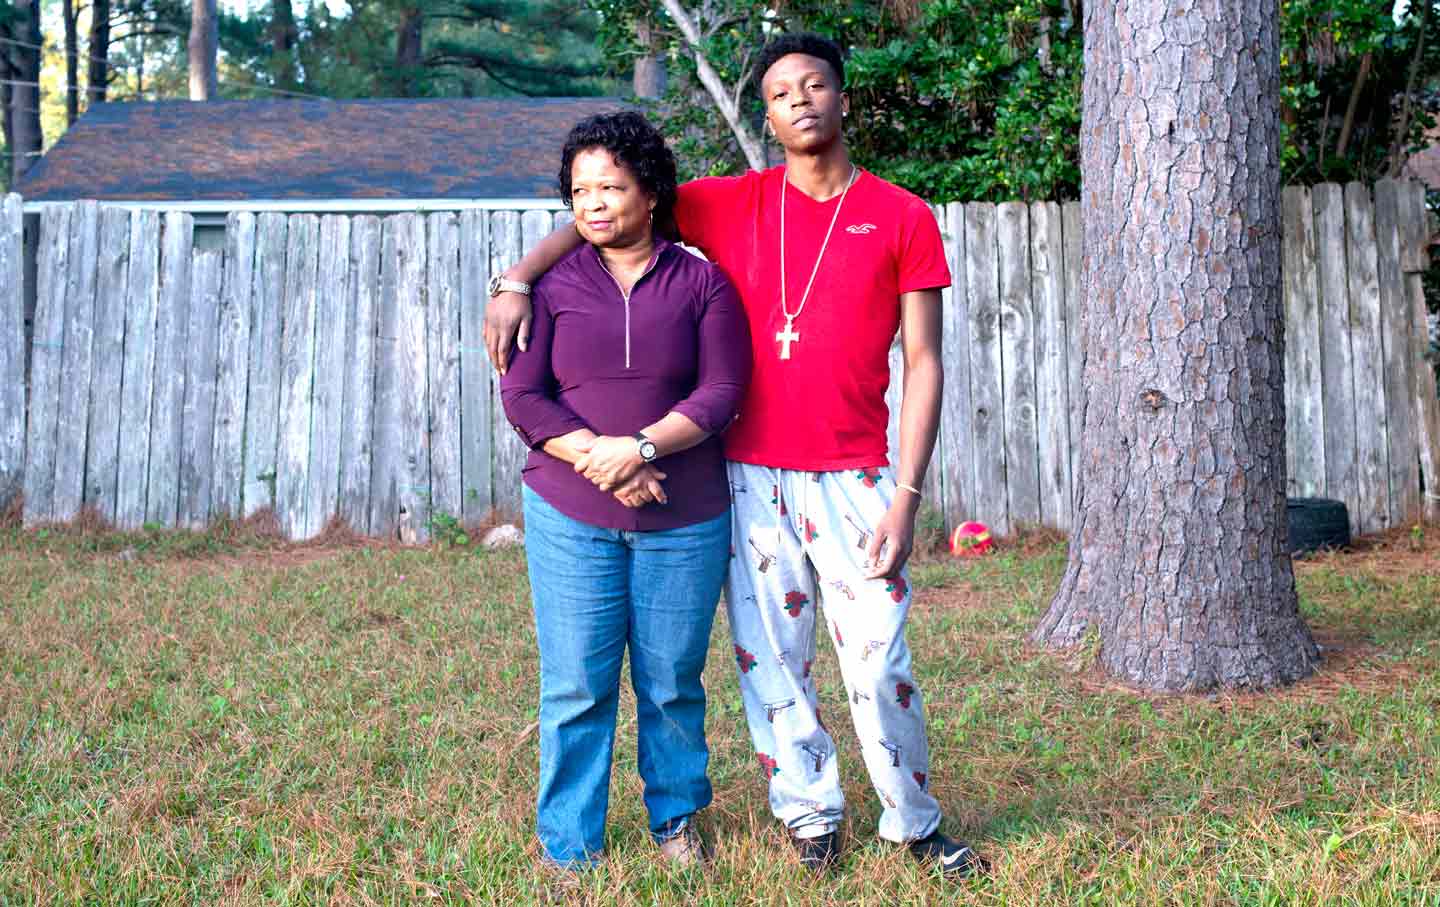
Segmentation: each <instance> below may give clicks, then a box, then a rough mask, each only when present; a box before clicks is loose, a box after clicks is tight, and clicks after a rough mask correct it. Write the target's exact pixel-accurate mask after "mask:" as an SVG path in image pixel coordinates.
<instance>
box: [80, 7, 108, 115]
mask: <svg viewBox="0 0 1440 907" xmlns="http://www.w3.org/2000/svg"><path fill="white" fill-rule="evenodd" d="M86 49H87V51H88V52H89V54H90V59H89V66H88V67H87V70H86V75H85V86H86V89H87V93H88V94H89V95H90V97H89V98H87V99H86V101H87V103H89V104H103V103H105V101H106V99H107V98H108V97H109V90H110V0H91V2H90V40H89V42H88V44H87V48H86Z"/></svg>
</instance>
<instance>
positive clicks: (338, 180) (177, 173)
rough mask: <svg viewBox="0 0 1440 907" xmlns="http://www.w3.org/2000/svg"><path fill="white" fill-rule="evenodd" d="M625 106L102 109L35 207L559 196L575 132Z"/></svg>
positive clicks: (32, 188) (45, 180)
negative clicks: (566, 150) (565, 151)
mask: <svg viewBox="0 0 1440 907" xmlns="http://www.w3.org/2000/svg"><path fill="white" fill-rule="evenodd" d="M622 106H624V102H622V101H620V100H618V99H616V98H465V99H458V98H457V99H420V100H362V101H303V100H267V101H208V102H191V101H159V102H149V103H127V104H97V105H95V106H94V107H92V108H90V110H89V111H87V112H86V113H85V115H84V116H83V117H81V118H80V120H79V121H78V122H76V124H75V125H74V126H73V127H71V129H70V130H69V131H68V132H66V133H65V135H64V136H63V137H62V138H61V139H60V141H59V142H57V143H56V144H55V147H54V148H52V149H51V150H50V151H49V152H48V153H47V154H46V155H45V156H44V157H43V158H41V159H40V162H39V163H38V164H36V165H35V166H34V167H32V168H31V169H30V171H29V172H28V173H26V174H25V176H24V178H23V179H21V180H20V182H19V185H17V186H16V191H18V192H19V193H20V194H21V195H22V196H24V198H25V200H26V201H64V200H71V199H81V198H85V199H98V200H101V201H227V200H237V199H266V200H269V199H274V200H285V199H296V200H319V199H385V198H416V199H420V198H425V199H433V198H496V199H509V198H517V199H519V198H555V197H556V189H555V171H556V168H557V166H558V163H559V158H560V147H561V144H562V143H563V142H564V139H565V134H566V133H567V132H569V130H570V128H571V127H572V126H574V125H575V123H576V122H578V121H579V120H580V119H582V118H584V117H586V116H589V115H591V114H594V113H599V112H602V111H610V110H617V109H620V108H621V107H622Z"/></svg>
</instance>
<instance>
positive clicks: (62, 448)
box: [51, 201, 100, 522]
mask: <svg viewBox="0 0 1440 907" xmlns="http://www.w3.org/2000/svg"><path fill="white" fill-rule="evenodd" d="M99 244H100V206H99V205H98V204H96V203H95V202H91V201H87V202H76V203H75V213H74V215H72V217H71V220H70V270H69V272H68V273H67V275H66V281H65V341H64V342H65V348H64V351H63V358H62V360H61V363H62V364H61V369H62V370H63V372H62V374H61V377H60V410H59V417H58V422H59V424H58V430H57V431H56V438H55V445H56V453H55V503H54V505H53V511H52V513H51V516H52V518H53V519H55V520H56V521H58V522H69V521H70V520H73V519H75V517H76V516H78V515H79V513H80V506H81V504H82V503H83V502H84V500H85V441H86V432H87V431H88V430H89V428H90V379H91V377H92V367H93V366H94V362H95V278H96V269H97V266H98V264H99Z"/></svg>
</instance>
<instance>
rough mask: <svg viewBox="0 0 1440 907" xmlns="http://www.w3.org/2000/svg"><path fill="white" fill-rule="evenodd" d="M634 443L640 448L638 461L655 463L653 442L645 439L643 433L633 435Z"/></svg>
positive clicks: (638, 432)
mask: <svg viewBox="0 0 1440 907" xmlns="http://www.w3.org/2000/svg"><path fill="white" fill-rule="evenodd" d="M635 443H636V444H638V445H639V446H640V459H642V460H644V461H645V462H646V463H654V462H655V442H654V441H651V440H650V439H649V438H647V437H645V433H644V432H643V431H637V432H636V433H635Z"/></svg>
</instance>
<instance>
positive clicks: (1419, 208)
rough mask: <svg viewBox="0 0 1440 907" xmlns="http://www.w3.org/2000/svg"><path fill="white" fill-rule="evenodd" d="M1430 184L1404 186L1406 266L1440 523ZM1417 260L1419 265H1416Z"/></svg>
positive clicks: (1417, 380) (1419, 399) (1418, 404)
mask: <svg viewBox="0 0 1440 907" xmlns="http://www.w3.org/2000/svg"><path fill="white" fill-rule="evenodd" d="M1426 217H1427V213H1426V210H1425V187H1424V186H1423V185H1421V184H1420V183H1415V182H1410V183H1405V184H1403V185H1402V188H1401V192H1400V223H1401V227H1400V237H1401V246H1400V249H1401V252H1400V260H1401V267H1402V268H1404V270H1405V272H1406V274H1405V298H1406V299H1408V300H1409V301H1410V319H1411V323H1412V324H1413V325H1415V326H1416V327H1415V329H1414V330H1412V331H1411V332H1410V361H1411V362H1412V363H1413V364H1414V366H1415V369H1414V390H1413V391H1412V392H1411V395H1410V399H1411V400H1413V401H1414V405H1415V443H1416V447H1417V448H1418V451H1419V456H1420V472H1421V475H1422V476H1423V480H1424V483H1425V484H1424V487H1423V489H1422V490H1421V493H1422V496H1423V501H1424V517H1425V522H1427V523H1429V524H1431V525H1440V397H1437V396H1436V394H1435V369H1434V368H1433V367H1432V366H1431V364H1430V361H1429V360H1428V359H1426V358H1425V357H1426V353H1427V352H1428V351H1429V350H1428V347H1429V345H1430V341H1429V336H1428V332H1427V329H1426V327H1425V325H1426V321H1425V314H1426V309H1425V288H1424V286H1423V285H1422V283H1421V274H1420V268H1422V267H1423V266H1424V264H1425V263H1426V261H1427V260H1426V257H1425V256H1426V254H1427V252H1426V247H1425V244H1426V242H1427V241H1428V239H1429V235H1428V234H1429V231H1428V229H1427V227H1426ZM1412 266H1413V267H1412Z"/></svg>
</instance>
